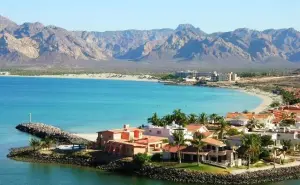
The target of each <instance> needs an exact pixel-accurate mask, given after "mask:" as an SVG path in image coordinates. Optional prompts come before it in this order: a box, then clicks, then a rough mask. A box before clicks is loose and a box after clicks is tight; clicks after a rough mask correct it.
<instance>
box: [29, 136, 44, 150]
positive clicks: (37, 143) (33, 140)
mask: <svg viewBox="0 0 300 185" xmlns="http://www.w3.org/2000/svg"><path fill="white" fill-rule="evenodd" d="M29 144H30V146H31V147H32V148H33V150H34V151H36V150H37V149H38V148H39V147H40V146H41V142H40V140H38V139H36V138H31V140H30V141H29Z"/></svg>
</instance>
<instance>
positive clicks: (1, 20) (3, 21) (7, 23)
mask: <svg viewBox="0 0 300 185" xmlns="http://www.w3.org/2000/svg"><path fill="white" fill-rule="evenodd" d="M16 26H18V25H17V24H16V23H15V22H13V21H11V20H10V19H8V18H6V17H4V16H1V15H0V31H1V30H3V29H5V28H7V27H16Z"/></svg>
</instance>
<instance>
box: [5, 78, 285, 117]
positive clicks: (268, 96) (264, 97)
mask: <svg viewBox="0 0 300 185" xmlns="http://www.w3.org/2000/svg"><path fill="white" fill-rule="evenodd" d="M0 77H20V78H23V77H24V78H57V79H92V80H120V81H137V82H139V81H140V82H156V83H158V82H159V79H154V77H153V76H151V75H123V74H117V73H98V74H63V75H36V76H26V75H25V76H23V75H10V74H9V75H0ZM186 85H191V84H186ZM213 85H214V86H213V87H217V88H226V89H232V90H236V91H239V92H242V93H246V94H248V95H251V96H256V97H258V98H259V99H261V101H262V102H261V103H260V104H259V105H258V106H257V107H256V108H254V109H251V110H249V111H250V112H255V113H260V112H263V111H266V110H267V109H268V108H269V106H270V104H271V103H272V102H273V101H279V102H280V103H282V98H281V96H279V95H275V94H272V93H268V92H265V91H262V90H260V89H255V88H252V89H249V88H242V87H237V86H234V85H232V84H231V85H224V84H223V85H220V84H213ZM203 87H212V86H209V85H208V86H203Z"/></svg>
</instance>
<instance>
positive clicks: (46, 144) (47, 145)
mask: <svg viewBox="0 0 300 185" xmlns="http://www.w3.org/2000/svg"><path fill="white" fill-rule="evenodd" d="M53 143H54V141H53V140H52V139H51V138H50V137H49V136H47V137H45V138H44V139H42V141H41V147H42V148H46V149H49V148H50V147H51V145H52V144H53Z"/></svg>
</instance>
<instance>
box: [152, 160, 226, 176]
mask: <svg viewBox="0 0 300 185" xmlns="http://www.w3.org/2000/svg"><path fill="white" fill-rule="evenodd" d="M156 165H160V166H165V167H171V168H178V169H186V170H194V171H201V172H207V173H219V174H227V173H229V171H228V170H227V169H224V168H219V167H215V166H211V165H206V164H200V166H198V164H197V163H181V164H178V163H177V162H161V163H156Z"/></svg>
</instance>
